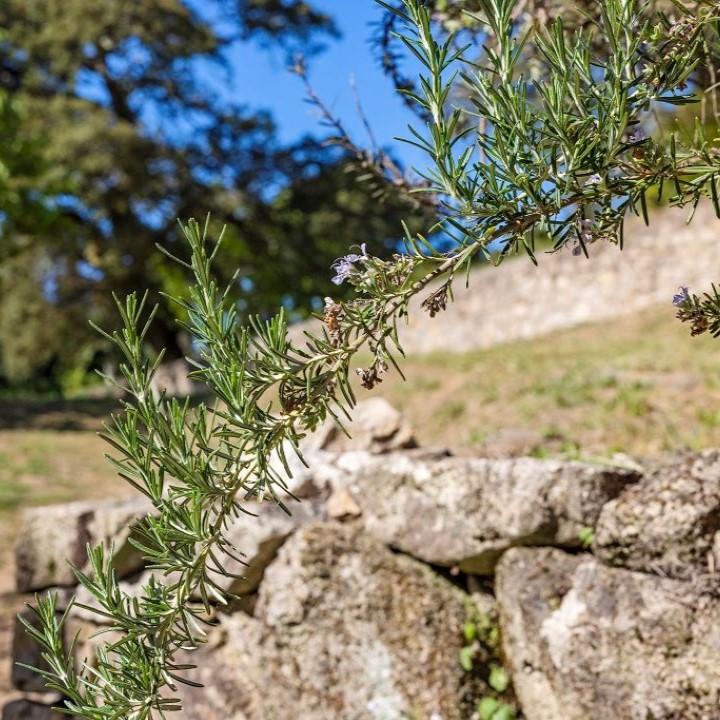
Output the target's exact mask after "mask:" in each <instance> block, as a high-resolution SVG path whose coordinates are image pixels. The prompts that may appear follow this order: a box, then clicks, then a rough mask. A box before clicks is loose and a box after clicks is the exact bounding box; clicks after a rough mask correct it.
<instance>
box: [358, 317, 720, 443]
mask: <svg viewBox="0 0 720 720" xmlns="http://www.w3.org/2000/svg"><path fill="white" fill-rule="evenodd" d="M449 312H452V309H450V310H449ZM439 319H440V320H441V318H439ZM719 367H720V341H718V340H713V339H712V338H710V337H698V338H691V337H690V336H689V332H688V331H687V327H685V326H683V325H682V324H680V323H679V322H678V321H677V320H676V319H675V318H674V312H673V308H672V307H663V308H660V309H655V310H652V311H647V312H644V313H642V314H640V315H637V316H633V317H629V318H622V319H619V320H616V321H613V322H607V323H602V324H595V325H586V326H582V327H578V328H574V329H571V330H565V331H561V332H556V333H553V335H552V336H549V337H545V338H540V339H537V340H532V341H523V342H516V343H511V344H507V345H503V346H500V347H496V348H492V349H490V350H483V351H477V352H471V353H464V354H458V355H454V354H445V353H443V354H440V353H436V354H432V355H428V356H425V357H416V358H409V359H408V360H407V361H406V362H405V363H404V364H403V369H404V372H405V374H406V376H407V382H404V383H403V382H402V380H400V379H399V378H398V377H397V376H396V375H394V376H390V377H388V378H387V380H386V381H385V382H384V383H383V384H382V385H381V386H380V394H381V395H383V396H384V397H386V398H387V399H388V400H389V401H390V402H391V403H392V404H394V405H395V406H396V407H398V408H400V409H401V410H403V411H404V412H405V413H406V414H407V415H408V416H409V417H410V418H411V420H412V422H413V423H414V425H415V427H416V428H417V432H418V436H419V439H420V442H421V443H422V444H432V445H446V446H448V447H451V448H454V449H456V450H466V451H474V452H478V451H481V450H482V448H483V447H484V445H485V443H486V441H487V439H488V438H492V437H493V436H495V435H496V434H497V433H498V432H501V431H503V430H507V429H516V428H522V429H527V430H532V431H535V432H536V433H537V434H538V435H539V437H540V438H541V439H542V442H540V443H539V444H538V445H537V447H536V448H535V451H534V452H535V454H538V455H546V454H553V455H554V454H572V455H581V456H582V455H585V456H588V455H593V456H597V455H604V456H606V455H608V454H612V453H615V452H625V453H629V454H633V455H657V454H659V453H662V452H665V451H669V450H675V449H678V448H684V447H689V448H693V449H700V448H704V447H709V446H717V445H720V374H719V373H718V369H719ZM362 392H363V391H360V393H362ZM360 397H362V395H360Z"/></svg>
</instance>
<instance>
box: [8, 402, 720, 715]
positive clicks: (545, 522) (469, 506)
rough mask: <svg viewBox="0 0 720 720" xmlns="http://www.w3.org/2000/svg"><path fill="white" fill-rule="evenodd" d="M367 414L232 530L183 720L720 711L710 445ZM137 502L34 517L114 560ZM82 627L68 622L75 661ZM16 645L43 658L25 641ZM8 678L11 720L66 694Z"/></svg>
mask: <svg viewBox="0 0 720 720" xmlns="http://www.w3.org/2000/svg"><path fill="white" fill-rule="evenodd" d="M362 410H363V412H362V413H361V414H360V416H361V417H362V418H363V420H362V422H363V427H364V432H363V433H360V435H359V436H358V440H357V441H356V444H355V445H354V446H353V445H352V443H349V444H348V443H347V442H346V441H345V440H343V441H342V446H341V449H339V448H338V446H337V445H333V440H332V438H331V439H328V435H327V432H326V434H325V435H320V436H318V437H320V438H324V439H322V440H318V439H317V438H316V441H315V444H314V446H311V447H310V448H309V450H308V454H307V460H308V461H309V465H310V467H309V468H304V469H302V471H301V472H299V473H298V475H297V477H296V478H295V479H294V481H293V487H294V489H295V491H296V492H297V494H298V495H300V496H301V497H302V503H301V505H300V506H299V509H298V512H296V514H295V515H294V516H293V518H292V519H291V520H286V521H282V520H281V519H280V517H279V516H277V515H276V514H275V510H274V509H273V508H271V507H270V506H265V507H263V508H261V517H260V518H257V519H253V518H250V517H247V518H243V519H242V521H241V524H239V525H238V526H237V527H236V528H232V529H231V532H232V533H234V535H235V537H236V538H237V541H238V545H239V547H240V548H241V549H243V550H247V551H248V558H247V560H248V563H249V565H248V568H247V571H246V574H247V575H248V580H247V581H246V583H245V585H243V586H238V587H235V588H234V589H236V590H237V589H241V590H242V591H243V592H244V593H245V597H244V599H243V601H242V602H239V603H236V604H234V605H233V606H232V607H231V608H230V609H229V610H223V611H220V610H219V611H218V615H217V622H216V625H215V627H214V629H213V630H212V631H211V633H210V637H209V643H208V644H207V645H206V646H204V647H203V648H202V649H201V650H200V651H199V652H198V653H197V654H195V655H193V656H192V658H190V659H191V660H193V661H195V662H197V663H198V664H199V666H200V667H199V668H198V670H197V676H196V678H195V679H199V680H200V681H202V682H204V683H205V687H204V688H201V689H198V688H189V687H184V688H182V689H181V692H182V696H183V703H184V711H183V713H182V717H183V719H184V720H196V719H197V720H286V718H288V717H295V718H298V720H480V719H481V718H487V717H493V716H492V715H488V714H487V712H488V708H492V707H502V706H504V707H505V710H504V711H503V712H504V713H505V714H503V715H498V720H499V719H500V718H510V717H513V718H518V719H519V718H525V719H526V720H607V719H608V718H613V720H651V719H652V720H720V673H718V668H719V667H720V571H719V570H718V568H720V520H718V519H719V518H720V491H718V488H720V451H708V452H705V453H700V454H684V455H681V456H678V457H676V458H674V459H672V460H669V461H667V462H664V463H660V464H655V465H654V466H652V467H647V469H645V470H643V471H639V470H636V469H632V470H630V469H626V468H622V467H608V466H598V465H589V464H583V463H577V462H572V463H571V462H567V463H566V462H559V461H555V460H539V459H530V458H520V459H512V460H511V459H502V458H499V459H488V458H457V457H452V456H448V455H447V454H444V453H440V452H438V451H430V450H425V449H423V448H411V449H397V447H396V446H395V445H394V444H393V443H394V440H393V438H395V439H397V438H398V437H403V438H406V439H407V437H412V433H411V431H410V430H409V429H408V427H407V425H406V423H405V422H404V421H403V420H402V418H400V417H399V416H396V415H393V414H392V413H390V412H389V409H388V408H387V407H381V406H380V405H377V404H376V405H375V407H374V409H373V408H370V407H366V408H363V409H362ZM375 412H377V418H378V423H377V425H376V426H375V427H376V430H373V423H372V421H371V418H372V416H373V415H374V413H375ZM390 417H394V418H395V420H394V422H395V425H396V427H395V429H394V430H393V429H392V428H391V427H390V425H389V421H388V418H390ZM383 438H384V442H385V443H386V444H385V445H383ZM405 442H406V440H404V441H403V444H404V443H405ZM410 444H413V443H410ZM133 503H135V504H133ZM140 510H141V508H140V507H139V506H138V505H137V503H136V501H130V502H129V503H128V504H127V505H126V506H118V505H117V504H108V505H103V504H99V505H96V506H93V507H92V508H88V507H86V506H82V507H81V506H77V505H71V506H65V507H57V508H54V509H52V510H51V511H48V512H50V516H51V517H53V518H64V519H63V520H62V523H63V526H66V527H68V528H69V529H70V530H72V532H74V533H76V535H74V536H72V537H71V541H68V542H67V543H65V544H64V545H62V546H61V547H64V548H68V549H69V550H68V551H72V550H73V548H75V544H76V539H77V537H79V536H82V537H86V536H88V535H89V534H92V535H93V536H94V537H97V533H98V532H99V529H100V528H105V529H106V532H108V533H109V534H110V536H111V539H112V538H114V539H115V540H116V541H117V545H118V547H121V548H122V547H123V544H124V543H126V541H127V537H128V534H129V533H128V529H127V523H118V522H117V520H118V519H119V518H122V517H125V518H126V519H127V518H128V517H130V516H134V515H135V514H137V513H138V512H139V511H140ZM42 512H43V511H42V510H34V511H32V512H31V513H30V515H29V516H28V520H27V530H26V533H25V534H23V535H21V537H20V541H19V544H18V552H19V554H20V556H21V558H22V559H23V561H24V562H25V563H26V565H27V566H26V567H25V568H24V571H23V573H22V574H19V576H18V581H19V583H21V584H20V585H19V589H22V590H23V591H33V590H36V589H37V590H39V589H41V588H45V587H47V585H48V583H49V582H51V580H52V579H51V578H50V576H49V575H48V571H47V563H44V562H43V560H42V557H43V552H42V550H43V547H44V548H45V549H47V544H45V545H43V538H42V532H41V527H42V525H41V523H40V522H39V521H38V515H37V513H42ZM58 522H59V521H58ZM55 524H56V525H57V524H58V523H55ZM46 527H47V532H48V540H51V539H53V538H54V537H55V534H54V533H55V532H56V530H55V529H54V528H53V527H52V526H51V525H50V524H48V523H46ZM593 533H594V535H595V539H594V541H592V542H590V543H589V541H590V540H592V537H593ZM76 536H77V537H76ZM33 558H35V559H36V560H35V562H37V563H38V564H39V566H40V567H39V568H37V569H35V568H33V567H32V559H33ZM124 558H125V561H126V562H125V564H124V565H123V566H122V567H121V568H119V573H120V575H121V577H122V587H123V588H124V590H125V591H126V592H128V593H129V594H137V593H140V592H142V584H143V582H145V581H146V579H147V573H146V572H144V571H143V570H142V569H141V568H139V567H138V566H137V564H136V562H134V561H131V560H132V559H131V558H130V556H129V555H127V554H126V555H125V556H124ZM56 560H59V558H56ZM55 583H56V584H57V585H61V586H65V585H67V584H68V579H67V578H66V576H65V575H63V574H57V575H56V579H55ZM61 592H62V593H63V595H62V597H64V598H67V597H68V596H69V592H70V590H68V589H62V590H61ZM82 600H83V601H84V602H90V598H88V597H84V598H82ZM96 622H97V618H96V617H94V616H93V615H92V614H90V613H88V612H87V611H85V610H80V609H77V610H74V611H73V612H72V616H71V627H70V628H69V633H70V634H74V633H75V631H76V630H80V631H81V632H82V633H83V634H82V635H81V638H82V639H81V643H80V646H79V654H80V656H81V657H86V658H92V657H93V653H94V646H93V642H94V641H92V640H90V639H89V636H91V635H92V634H94V633H96V632H97V630H98V629H100V628H99V626H98V625H97V624H96ZM468 624H470V625H472V626H473V627H474V628H476V631H477V632H473V634H472V635H468V634H467V626H468ZM464 628H465V633H464V632H463V630H464ZM14 652H15V655H16V659H22V660H23V661H24V662H30V663H31V664H32V663H34V662H38V661H39V659H38V655H37V648H33V646H32V645H31V644H29V643H28V642H27V638H25V637H24V636H22V635H20V634H18V635H17V636H16V641H15V644H14ZM468 653H469V654H468ZM461 657H463V658H464V664H465V667H463V665H462V664H461V662H460V658H461ZM13 677H14V681H15V685H16V687H17V688H18V690H19V691H23V692H22V693H21V694H19V695H18V697H16V698H14V699H13V701H12V702H10V703H8V704H6V706H5V708H4V709H3V714H2V718H3V720H15V718H20V717H23V718H24V717H28V718H37V719H38V720H48V719H50V718H54V717H55V715H53V714H52V711H51V709H50V703H49V702H48V701H49V700H55V701H56V702H57V701H59V700H60V698H46V699H45V702H44V703H43V702H40V700H39V697H40V696H38V695H37V692H38V691H39V690H41V688H40V687H39V686H38V685H37V683H36V682H35V679H34V678H33V677H32V676H31V675H29V674H28V673H27V672H26V671H23V670H21V669H18V670H16V672H15V673H14V676H13ZM506 677H507V678H509V679H510V681H511V682H510V683H508V682H506V681H505V680H503V682H499V680H498V678H500V679H501V680H502V679H503V678H506ZM505 685H507V687H505ZM479 703H482V704H479ZM493 703H494V705H493ZM481 708H484V710H483V713H484V714H481V712H480V709H481ZM23 713H24V714H23Z"/></svg>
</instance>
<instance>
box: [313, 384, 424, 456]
mask: <svg viewBox="0 0 720 720" xmlns="http://www.w3.org/2000/svg"><path fill="white" fill-rule="evenodd" d="M343 424H344V426H345V428H346V429H347V431H348V433H349V435H347V434H345V433H344V432H343V431H342V430H341V429H340V428H339V427H338V425H337V423H336V422H335V421H334V420H333V419H332V418H328V419H327V421H326V422H325V423H323V425H322V426H321V427H320V428H319V429H318V430H317V431H316V432H315V433H312V434H311V435H308V437H307V438H306V439H305V440H304V441H303V444H302V447H303V448H304V449H306V450H310V451H317V450H325V451H329V452H347V451H349V450H367V451H368V452H372V453H385V452H390V451H393V450H401V449H403V448H413V447H415V446H416V445H417V442H416V441H415V434H414V431H413V429H412V427H411V426H410V424H409V423H408V421H407V420H406V419H405V418H404V417H403V415H402V413H400V411H398V410H396V409H395V408H394V407H393V406H392V405H390V403H389V402H388V401H387V400H385V399H384V398H381V397H373V398H368V399H367V400H362V401H361V402H359V403H358V404H357V405H356V406H355V408H353V411H352V418H351V419H350V420H343Z"/></svg>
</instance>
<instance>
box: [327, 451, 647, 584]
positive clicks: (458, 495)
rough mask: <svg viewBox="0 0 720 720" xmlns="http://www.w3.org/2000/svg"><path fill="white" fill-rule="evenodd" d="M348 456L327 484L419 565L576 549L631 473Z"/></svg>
mask: <svg viewBox="0 0 720 720" xmlns="http://www.w3.org/2000/svg"><path fill="white" fill-rule="evenodd" d="M358 455H359V454H355V453H353V454H348V455H346V456H343V457H341V458H340V459H339V461H338V466H337V470H336V472H335V474H334V475H332V474H330V475H329V476H328V477H326V478H325V481H326V482H327V483H328V484H330V486H331V487H333V490H335V491H337V489H338V487H345V488H346V489H347V490H348V491H349V493H350V494H351V495H352V497H353V499H354V501H355V502H356V503H357V504H358V506H359V507H360V509H361V512H362V521H363V523H364V525H365V527H366V529H367V530H368V532H369V533H371V534H372V535H374V536H375V537H377V538H379V539H380V540H382V541H384V542H386V543H388V544H389V545H391V546H392V547H395V548H398V549H400V550H402V551H403V552H406V553H408V554H410V555H412V556H413V557H416V558H419V559H421V560H423V561H425V562H428V563H432V564H434V565H442V566H447V567H451V566H458V567H459V568H460V569H461V570H463V571H465V572H468V573H474V574H488V573H491V572H492V570H493V567H494V565H495V563H496V562H497V559H498V558H499V557H500V555H501V554H502V553H503V552H504V551H505V550H507V549H508V548H509V547H513V546H515V545H558V546H562V547H579V546H580V545H581V541H580V531H581V530H582V528H584V527H588V526H589V527H593V526H594V525H595V523H596V522H597V519H598V516H599V514H600V511H601V509H602V507H603V505H604V504H605V503H606V502H607V501H608V500H611V499H612V498H614V497H616V496H617V495H618V494H619V493H620V492H621V491H622V490H623V489H624V488H625V487H626V486H627V485H629V484H631V483H633V482H636V481H637V480H638V479H639V475H638V474H637V473H636V472H633V471H630V470H624V469H620V468H607V467H601V466H595V465H586V464H582V463H564V462H559V461H554V460H536V459H533V458H522V459H518V460H508V459H505V460H488V459H478V458H452V457H451V458H444V459H432V460H427V459H420V458H413V457H412V456H411V455H409V454H407V453H402V454H401V453H398V454H393V455H389V456H384V457H383V458H375V459H373V458H368V457H366V456H365V457H363V456H359V457H358Z"/></svg>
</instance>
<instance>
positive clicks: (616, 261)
mask: <svg viewBox="0 0 720 720" xmlns="http://www.w3.org/2000/svg"><path fill="white" fill-rule="evenodd" d="M687 214H688V210H687V209H677V208H671V209H667V210H662V211H658V212H656V213H655V215H654V217H652V218H651V224H650V226H649V227H646V226H645V225H644V223H643V222H642V220H640V219H639V218H630V219H628V221H627V223H626V226H625V248H624V249H623V250H622V251H621V250H620V249H619V248H618V247H617V246H615V245H610V244H608V243H600V242H598V243H595V244H594V245H591V246H590V247H589V248H588V250H589V253H590V259H587V258H585V257H584V256H579V257H578V256H574V255H572V254H571V253H570V252H569V251H563V252H559V253H538V256H537V259H538V263H539V266H538V267H535V266H534V265H533V264H532V263H531V262H530V260H529V259H527V258H517V259H516V260H512V261H509V262H505V263H503V264H502V265H501V266H500V267H498V268H493V267H485V268H480V269H478V270H476V271H475V272H474V273H473V275H472V277H471V280H470V287H469V288H468V289H466V288H465V284H464V279H463V278H461V277H458V279H457V281H456V283H455V285H454V287H453V292H454V295H455V302H454V303H453V304H452V305H450V306H449V307H448V309H447V311H446V312H445V313H444V314H442V315H440V316H438V317H435V318H433V319H431V318H430V317H429V316H428V315H427V313H425V312H424V311H423V310H421V309H420V307H419V304H420V301H421V300H422V297H421V298H419V299H416V300H415V302H414V303H412V304H411V311H410V317H409V323H408V325H407V326H401V329H400V339H401V341H402V344H403V348H404V350H405V351H406V352H409V353H428V352H433V351H438V350H442V351H443V352H447V351H450V350H454V351H458V352H462V351H465V350H472V349H477V348H485V347H492V346H493V345H498V344H500V343H504V342H509V341H511V340H521V339H527V338H532V337H537V336H540V335H544V334H547V333H549V332H552V331H553V330H557V329H560V328H566V327H572V326H574V325H578V324H580V323H585V322H594V321H600V320H607V319H609V318H613V317H618V316H621V315H630V314H632V313H635V312H638V311H640V310H643V309H645V308H648V307H651V306H653V305H656V304H658V303H666V304H667V305H668V312H669V313H672V308H671V307H670V301H671V298H672V296H673V294H674V293H675V292H676V291H677V288H678V286H679V285H688V286H689V287H691V288H693V289H697V290H706V289H708V288H709V287H710V284H711V283H713V282H717V281H718V280H720V274H719V273H718V268H719V267H720V242H718V236H719V235H720V221H719V220H718V219H717V218H716V217H715V215H714V212H713V209H712V207H711V205H710V204H709V203H705V204H702V205H700V206H699V207H698V209H697V212H696V213H695V217H694V219H693V220H692V222H691V223H690V224H687V223H686V218H687ZM303 327H305V326H304V325H299V326H296V329H294V330H293V334H294V335H293V336H294V338H295V340H296V342H301V341H302V334H301V330H302V328H303Z"/></svg>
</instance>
